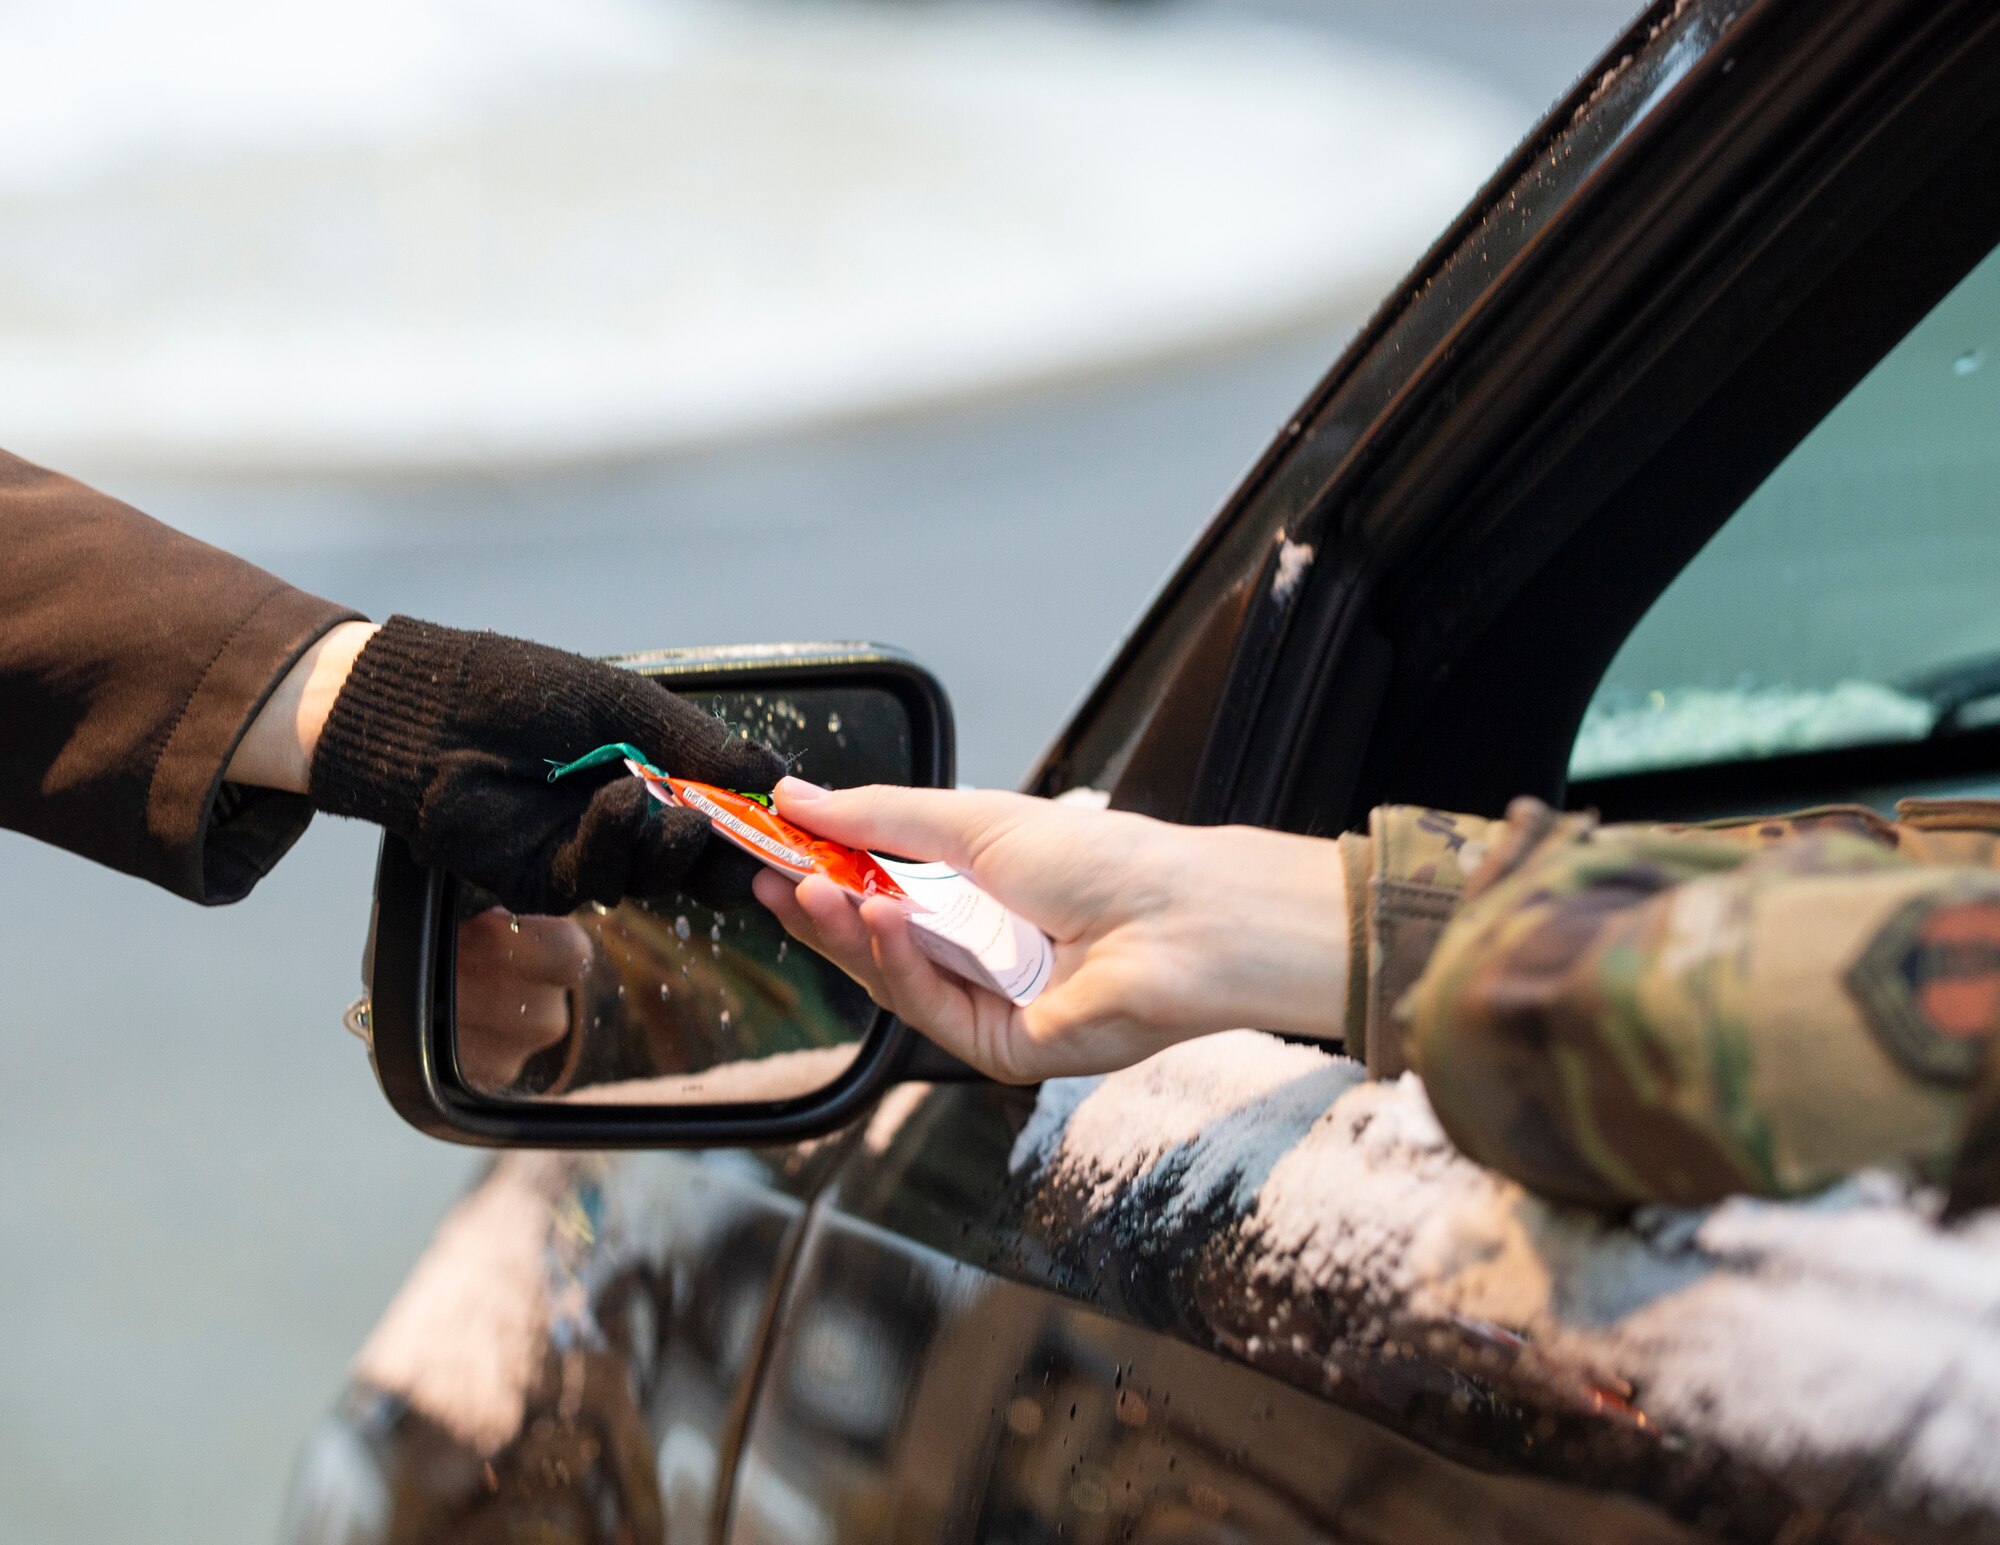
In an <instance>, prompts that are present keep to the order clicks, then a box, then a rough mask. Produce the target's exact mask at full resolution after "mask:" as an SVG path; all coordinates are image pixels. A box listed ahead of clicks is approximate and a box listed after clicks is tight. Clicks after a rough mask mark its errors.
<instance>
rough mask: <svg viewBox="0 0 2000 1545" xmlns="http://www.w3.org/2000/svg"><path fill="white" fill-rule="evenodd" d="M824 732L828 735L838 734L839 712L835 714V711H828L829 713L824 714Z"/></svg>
mask: <svg viewBox="0 0 2000 1545" xmlns="http://www.w3.org/2000/svg"><path fill="white" fill-rule="evenodd" d="M826 732H827V734H829V735H838V734H839V733H840V715H839V714H837V713H830V714H828V715H827V716H826Z"/></svg>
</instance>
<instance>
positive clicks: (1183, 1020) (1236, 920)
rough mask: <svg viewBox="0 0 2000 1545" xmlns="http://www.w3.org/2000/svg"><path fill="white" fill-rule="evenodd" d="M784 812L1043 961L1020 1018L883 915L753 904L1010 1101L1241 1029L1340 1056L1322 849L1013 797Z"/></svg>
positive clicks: (799, 800) (795, 787)
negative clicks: (993, 907) (1047, 1081)
mask: <svg viewBox="0 0 2000 1545" xmlns="http://www.w3.org/2000/svg"><path fill="white" fill-rule="evenodd" d="M777 804H778V809H779V811H780V812H781V813H782V814H783V815H784V816H785V817H786V818H787V819H788V820H792V821H796V822H797V823H798V824H799V825H801V826H804V827H806V828H808V829H809V830H811V831H814V832H817V833H818V834H819V835H821V836H824V837H828V838H831V839H832V840H834V841H836V842H843V843H847V844H849V845H851V846H854V847H863V848H871V849H876V850H879V851H882V852H888V853H895V854H899V855H902V856H904V857H908V858H912V859H918V860H936V861H939V862H943V863H947V864H950V865H951V866H952V867H953V868H955V869H958V870H960V871H961V872H962V873H964V874H966V875H968V876H970V877H971V878H972V879H973V880H974V881H975V882H976V883H977V884H978V885H980V886H981V887H982V888H983V889H985V890H986V891H988V892H989V893H991V894H992V895H993V896H994V897H996V898H997V899H998V900H999V901H1001V902H1002V903H1003V904H1005V905H1006V906H1008V907H1010V908H1012V909H1013V910H1014V911H1016V912H1018V913H1019V914H1020V915H1021V916H1023V917H1025V918H1027V919H1028V920H1029V921H1030V922H1032V923H1034V924H1035V925H1036V926H1038V927H1039V928H1041V929H1042V930H1043V931H1044V932H1045V933H1047V934H1048V935H1049V936H1050V938H1051V939H1053V940H1054V941H1055V946H1056V964H1055V971H1054V974H1053V976H1052V977H1051V979H1050V985H1049V987H1048V988H1047V989H1046V990H1045V991H1044V992H1043V993H1042V995H1041V996H1040V997H1039V998H1037V999H1036V1000H1035V1001H1034V1002H1033V1003H1032V1004H1030V1005H1029V1006H1028V1007H1026V1008H1016V1007H1015V1006H1014V1005H1013V1004H1011V1003H1009V1002H1008V1001H1007V1000H1006V999H1004V998H1000V997H997V996H995V995H994V994H992V993H989V992H985V991H983V990H981V989H979V988H976V987H973V986H971V985H970V984H968V983H966V982H963V981H961V980H959V979H958V978H957V977H954V976H950V975H947V974H946V973H944V972H942V971H940V970H939V969H938V968H937V967H936V966H935V965H933V964H932V963H931V962H930V960H929V959H928V958H927V957H926V956H924V955H923V954H922V953H921V952H920V951H919V950H918V949H917V946H916V944H915V942H914V941H913V940H912V939H911V937H910V925H909V921H908V919H907V917H906V916H905V914H904V911H903V908H902V906H901V905H899V904H898V903H896V902H893V901H888V900H884V899H881V898H875V899H871V900H869V901H867V902H864V903H862V904H861V905H860V906H859V907H856V906H855V905H854V903H853V902H852V900H851V899H850V898H849V897H848V895H847V894H846V893H845V892H843V891H842V890H840V889H839V888H838V887H837V886H835V885H834V884H833V883H832V882H831V881H829V880H826V879H824V878H821V877H818V876H814V877H812V878H809V879H807V880H805V881H803V882H802V883H800V884H799V885H797V886H796V887H794V886H793V885H792V883H791V882H790V881H789V880H787V879H785V878H784V877H783V876H781V875H778V874H776V873H774V872H771V871H766V872H764V873H762V874H760V875H758V877H757V880H756V891H757V896H758V899H759V900H760V901H762V902H763V903H764V905H765V906H767V907H769V908H770V909H771V911H772V912H773V913H775V914H776V915H777V917H778V919H779V921H780V922H782V923H783V924H784V926H785V928H786V930H787V931H788V932H790V933H791V934H792V936H793V937H794V938H796V939H798V940H799V941H800V942H801V943H803V944H806V945H809V946H810V947H812V948H813V949H816V950H818V951H819V952H820V953H822V954H823V955H825V956H826V957H827V958H828V959H830V960H832V961H833V962H834V963H835V964H836V965H838V966H840V967H841V969H842V970H844V971H846V972H847V973H848V975H850V976H852V977H853V978H854V979H855V980H856V981H857V982H859V983H861V985H862V986H863V987H865V988H867V989H868V992H869V995H870V996H871V997H873V998H874V999H875V1001H876V1002H877V1003H879V1004H881V1005H882V1006H883V1007H885V1008H887V1009H889V1010H890V1011H891V1012H893V1013H895V1014H897V1015H898V1016H899V1017H901V1018H902V1019H903V1020H904V1021H905V1022H906V1023H908V1024H911V1025H913V1026H915V1027H916V1028H917V1029H919V1030H922V1031H923V1032H925V1033H926V1034H927V1035H929V1036H930V1037H931V1038H932V1039H934V1040H935V1041H937V1042H938V1043H939V1044H940V1045H941V1046H943V1047H944V1048H945V1049H946V1050H947V1051H950V1052H951V1053H953V1054H954V1055H955V1056H958V1057H960V1058H962V1059H963V1060H965V1061H966V1062H969V1063H971V1064H972V1065H973V1066H974V1067H976V1068H979V1069H980V1070H981V1071H982V1072H985V1073H988V1074H990V1075H992V1076H993V1077H995V1078H999V1079H1003V1080H1006V1081H1007V1082H1010V1083H1032V1082H1035V1081H1037V1080H1039V1079H1043V1078H1050V1077H1056V1076H1060V1075H1066V1074H1076V1073H1092V1072H1101V1071H1105V1070H1108V1069H1112V1068H1118V1067H1124V1066H1126V1065H1128V1064H1130V1063H1133V1062H1137V1061H1140V1060H1141V1059H1143V1058H1145V1057H1148V1056H1151V1055H1152V1054H1153V1053H1154V1052H1156V1051H1158V1050H1160V1049H1161V1048H1163V1047H1165V1046H1167V1045H1170V1044H1171V1043H1173V1042H1175V1041H1180V1040H1185V1039H1187V1038H1189V1037H1191V1036H1196V1035H1203V1034H1207V1033H1209V1032H1211V1031H1216V1030H1226V1029H1231V1028H1234V1027H1237V1026H1240V1025H1256V1026H1259V1027H1261V1028H1264V1029H1270V1030H1289V1031H1295V1032H1301V1033H1306V1034H1318V1035H1324V1036H1328V1037H1337V1036H1338V1035H1339V1034H1340V1030H1341V1026H1342V1020H1343V1015H1344V1010H1345V1001H1346V977H1347V945H1346V940H1347V912H1346V889H1345V884H1344V881H1343V878H1342V874H1341V867H1340V860H1339V857H1338V855H1337V852H1336V850H1335V847H1334V845H1333V844H1332V843H1330V842H1322V841H1318V840H1315V839H1313V838H1307V837H1295V836H1290V835H1287V834H1285V833H1281V832H1270V831H1263V830H1260V829H1258V828H1256V827H1194V826H1175V825H1172V824H1169V823H1167V822H1164V821H1154V820H1149V819H1147V818H1146V817H1144V816H1136V815H1129V814H1125V813H1122V812H1115V811H1098V810H1086V809H1079V808H1075V807H1070V806H1064V805H1060V804H1054V803H1051V802H1050V801H1047V800H1041V799H1031V798H1028V797H1026V796H1025V795H1020V794H1003V793H988V792H971V791H952V790H946V789H900V788H891V787H887V786H880V785H878V786H874V787H869V788H861V789H848V790H843V791H841V792H838V793H831V792H828V791H826V790H822V789H816V788H815V787H814V786H813V785H811V784H806V783H802V782H800V781H799V780H798V779H795V778H787V779H785V780H784V781H783V782H781V783H780V784H779V785H778V788H777Z"/></svg>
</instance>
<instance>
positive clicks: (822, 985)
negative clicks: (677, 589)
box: [361, 644, 976, 1148]
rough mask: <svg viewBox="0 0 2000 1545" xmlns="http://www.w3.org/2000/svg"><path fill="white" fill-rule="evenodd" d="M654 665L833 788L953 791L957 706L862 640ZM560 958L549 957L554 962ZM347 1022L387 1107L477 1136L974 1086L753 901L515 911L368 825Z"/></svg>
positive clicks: (590, 1132)
mask: <svg viewBox="0 0 2000 1545" xmlns="http://www.w3.org/2000/svg"><path fill="white" fill-rule="evenodd" d="M612 663H613V664H617V665H620V666H623V667H625V668H627V669H630V670H634V671H638V672H640V673H641V674H643V675H646V676H649V677H651V678H652V679H653V680H655V681H657V682H659V683H660V685H662V686H664V687H666V688H668V689H669V690H670V691H674V692H677V693H680V694H681V695H683V696H685V697H687V698H689V699H691V700H692V701H694V702H696V703H698V704H700V705H701V706H702V707H704V708H706V709H708V710H710V711H712V712H715V713H717V714H719V715H720V716H721V717H723V718H724V719H726V720H728V721H729V722H730V723H732V724H737V725H740V726H741V727H743V728H744V729H745V730H746V731H748V732H749V733H750V734H753V735H756V736H758V737H759V738H761V739H764V740H766V741H768V742H770V743H771V744H772V745H774V746H776V747H777V748H778V749H779V750H780V751H781V752H783V753H785V754H786V755H787V756H789V757H791V758H793V760H794V765H795V766H796V767H797V768H798V770H799V771H800V772H801V774H802V775H804V776H807V777H811V778H814V779H815V780H816V781H818V782H821V783H825V784H827V785H829V786H830V787H843V786H849V785H853V784H859V783H903V784H909V785H914V786H922V787H949V786H950V785H951V783H952V778H953V730H952V718H951V704H950V701H949V699H948V698H947V697H946V696H945V692H944V689H943V687H942V686H940V685H939V684H938V682H937V680H936V678H935V677H933V676H932V675H931V674H930V673H929V672H928V671H926V670H924V669H923V668H922V667H921V666H919V665H917V664H916V663H915V662H914V661H912V660H910V659H909V658H908V657H907V656H905V655H903V654H901V653H899V652H897V651H895V650H891V649H887V648H883V647H881V646H878V645H872V644H772V645H758V646H745V647H739V648H719V649H717V648H704V649H682V650H662V651H658V652H655V653H652V654H642V655H629V656H622V657H619V658H617V659H615V660H613V661H612ZM551 962H555V964H551ZM361 1017H362V1018H363V1019H364V1020H365V1024H366V1029H367V1033H368V1037H369V1040H370V1044H371V1047H372V1050H373V1054H374V1061H375V1070H376V1075H377V1077H378V1078H379V1079H380V1081H381V1084H382V1090H383V1093H384V1094H386V1095H387V1096H388V1099H389V1103H390V1105H392V1106H393V1107H394V1108H395V1110H396V1112H397V1113H398V1114H399V1115H401V1116H402V1117H403V1118H404V1119H405V1120H406V1121H408V1122H410V1123H411V1125H413V1126H415V1127H417V1128H418V1129H419V1130H421V1131H423V1132H426V1133H428V1134H430V1135H431V1136H433V1137H440V1138H444V1139H447V1140H448V1141H452V1142H461V1143H474V1144H480V1145H484V1146H489V1147H499V1146H518V1147H534V1148H621V1147H622V1148H632V1147H655V1148H666V1147H721V1146H732V1145H742V1146H755V1145H762V1144H771V1143H786V1142H796V1141H799V1140H801V1139H804V1138H807V1137H812V1136H816V1135H818V1134H820V1133H822V1132H826V1131H829V1130H831V1129H833V1128H835V1127H839V1126H842V1125H844V1124H845V1123H846V1122H848V1121H849V1120H851V1119H852V1118H853V1117H854V1116H855V1115H856V1114H858V1113H859V1112H860V1111H862V1110H864V1109H865V1108H866V1107H867V1106H868V1105H869V1104H870V1103H872V1102H873V1101H874V1099H875V1098H876V1097H877V1096H878V1095H879V1094H880V1093H881V1091H882V1090H883V1089H884V1088H885V1087H886V1086H888V1085H889V1084H891V1083H895V1082H898V1081H900V1080H903V1079H906V1078H940V1077H942V1078H952V1077H961V1078H964V1077H973V1076H976V1075H974V1074H972V1072H971V1070H970V1069H968V1068H966V1067H965V1066H964V1065H963V1064H962V1063H959V1062H957V1061H956V1060H955V1059H952V1058H950V1057H948V1056H946V1055H945V1054H944V1053H942V1052H939V1051H937V1050H936V1048H934V1047H932V1046H931V1044H930V1043H929V1042H928V1041H925V1040H924V1039H923V1038H922V1037H921V1036H918V1035H917V1034H916V1033H915V1032H913V1031H911V1030H910V1029H909V1028H908V1027H906V1026H904V1025H903V1024H901V1023H900V1022H899V1021H897V1020H895V1019H894V1018H893V1017H892V1016H890V1015H888V1014H885V1013H883V1012H881V1011H880V1010H878V1009H877V1008H876V1007H875V1005H874V1004H873V1003H871V1002H870V1001H869V1000H868V998H867V995H866V994H865V993H863V992H862V991H861V989H860V988H859V987H857V986H856V985H855V984H854V983H852V982H851V981H849V980H848V979H847V978H846V977H845V976H843V975H842V974H841V973H840V972H839V971H837V970H836V969H835V968H834V967H833V966H831V965H830V964H828V963H827V962H825V961H823V960H821V959H820V958H819V957H818V956H816V955H814V954H813V953H812V952H811V951H809V950H806V949H804V948H802V947H800V946H797V945H794V944H792V943H791V941H790V940H789V939H788V938H786V936H785V935H784V933H783V932H782V930H780V929H779V928H778V926H777V923H776V921H775V919H773V918H771V917H770V915H769V914H768V913H766V912H764V910H763V909H762V908H761V907H758V906H756V905H755V904H754V903H753V904H752V905H751V906H749V907H746V908H742V909H738V910H737V911H735V912H732V913H728V914H721V913H715V912H711V911H709V910H708V909H707V908H704V907H701V906H699V905H698V904H696V903H694V902H693V901H691V900H689V899H687V898H681V897H676V898H668V899H665V900H659V901H629V900H628V901H626V902H623V903H621V904H620V905H618V906H616V907H608V908H607V907H600V906H595V905H592V906H587V907H584V908H581V909H579V911H578V912H576V913H574V914H572V915H571V916H570V917H569V918H566V919H553V918H523V919H514V918H512V917H511V916H509V915H508V914H506V913H504V912H500V911H498V910H497V909H491V908H488V907H486V906H484V905H482V902H481V899H480V898H479V896H478V895H477V894H476V893H475V892H474V891H473V890H472V888H471V887H469V886H467V885H465V884H464V883H463V882H461V881H459V880H458V879H456V878H455V877H453V876H452V875H449V874H446V873H444V872H442V871H440V870H436V869H431V868H428V867H426V866H425V865H423V864H422V863H420V862H419V861H418V860H417V858H416V857H415V855H414V854H413V853H412V852H411V851H410V849H409V846H408V845H407V844H406V843H404V842H403V841H402V840H400V839H399V838H396V837H388V838H385V839H384V841H383V844H382V854H381V860H380V863H379V865H378V868H377V871H376V879H375V920H374V925H373V930H372V941H371V945H370V949H369V992H368V997H367V999H366V1000H365V1008H364V1009H363V1010H362V1014H361Z"/></svg>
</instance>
